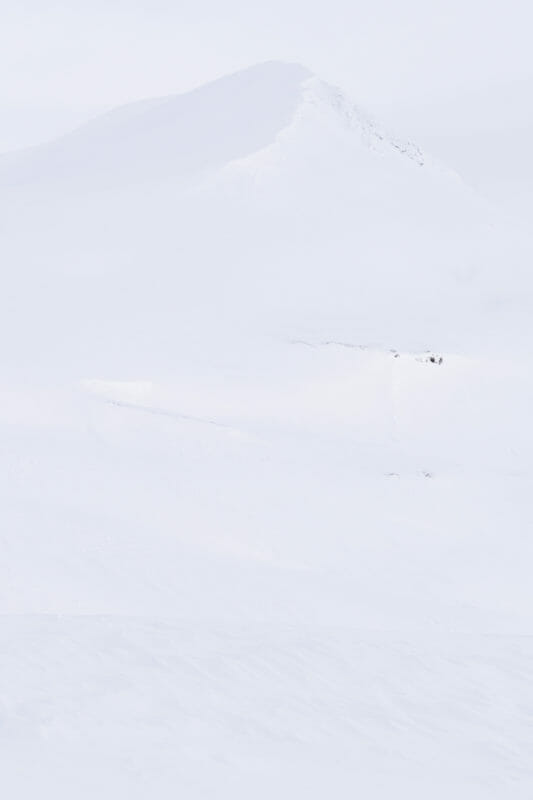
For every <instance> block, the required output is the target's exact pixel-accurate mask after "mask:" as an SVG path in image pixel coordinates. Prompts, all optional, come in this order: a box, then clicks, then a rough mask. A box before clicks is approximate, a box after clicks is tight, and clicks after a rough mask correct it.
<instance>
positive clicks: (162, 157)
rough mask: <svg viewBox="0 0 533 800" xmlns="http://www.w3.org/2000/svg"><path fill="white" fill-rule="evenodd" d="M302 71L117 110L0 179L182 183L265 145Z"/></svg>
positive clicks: (241, 76)
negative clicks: (175, 181) (168, 180)
mask: <svg viewBox="0 0 533 800" xmlns="http://www.w3.org/2000/svg"><path fill="white" fill-rule="evenodd" d="M309 74H310V73H309V72H308V71H307V70H306V69H304V68H303V67H300V66H299V65H298V64H282V63H277V62H269V63H266V64H260V65H258V66H255V67H252V68H250V69H248V70H245V71H244V72H239V73H237V74H236V75H231V76H229V77H227V78H222V79H221V80H218V81H215V82H214V83H212V84H209V85H207V86H203V87H201V88H200V89H197V90H196V91H193V92H190V93H188V94H185V95H178V96H175V97H162V98H157V99H153V100H147V101H144V102H138V103H132V104H131V105H128V106H124V107H121V108H117V109H115V110H114V111H111V112H110V113H108V114H106V115H104V116H102V117H98V118H97V119H95V120H93V121H92V122H89V123H88V124H87V125H85V126H83V127H82V128H80V129H79V130H77V131H75V132H74V133H72V134H69V135H67V136H65V137H63V138H62V139H60V140H58V141H56V142H53V143H51V144H46V145H43V146H41V147H36V148H34V149H33V150H31V151H26V152H25V153H22V154H15V155H14V156H13V155H10V156H7V157H4V162H5V165H4V170H3V174H1V173H0V180H2V179H3V180H4V181H6V182H8V183H9V182H10V181H12V182H13V183H14V184H15V185H18V184H20V183H29V184H32V185H38V184H39V183H41V182H42V181H45V182H46V183H47V185H49V186H50V185H51V186H52V187H54V186H57V184H63V183H64V184H66V186H67V187H71V188H76V187H78V190H80V189H86V188H91V187H93V188H95V187H96V188H106V187H110V186H117V185H118V186H124V185H127V186H129V185H131V184H137V183H139V182H143V181H146V180H149V181H150V180H156V179H159V180H161V179H172V180H177V179H181V180H183V179H185V178H187V177H190V176H194V175H196V174H197V173H201V172H203V171H205V170H207V169H210V168H213V167H216V166H218V165H221V164H225V163H227V162H228V161H230V160H232V159H235V158H240V157H242V156H245V155H247V154H249V153H252V152H254V151H256V150H258V149H260V148H261V147H264V146H265V145H267V144H269V143H270V142H271V141H272V139H273V138H274V137H275V136H276V134H277V133H278V132H279V131H280V130H281V129H282V128H284V127H285V126H286V125H287V124H288V123H289V122H290V120H291V119H292V116H293V114H294V110H295V108H296V107H297V106H298V103H299V100H300V96H301V92H302V83H303V81H304V80H305V79H306V78H307V77H308V76H309Z"/></svg>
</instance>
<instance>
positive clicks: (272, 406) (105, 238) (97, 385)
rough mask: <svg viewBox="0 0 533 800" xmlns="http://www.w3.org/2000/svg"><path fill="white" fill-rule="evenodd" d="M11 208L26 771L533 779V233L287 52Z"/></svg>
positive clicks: (270, 789)
mask: <svg viewBox="0 0 533 800" xmlns="http://www.w3.org/2000/svg"><path fill="white" fill-rule="evenodd" d="M0 211H1V216H0V234H1V239H0V246H1V249H2V266H3V286H2V292H1V294H0V343H1V345H0V347H1V353H2V359H1V364H2V373H1V375H0V430H1V434H2V435H1V443H2V446H1V448H0V501H1V502H0V541H1V547H2V554H3V557H2V559H0V612H1V617H0V776H1V779H2V786H3V791H4V793H5V796H6V797H9V798H10V799H11V798H13V800H15V799H18V798H24V800H26V798H35V797H44V798H48V797H50V798H72V797H76V798H95V797H98V798H102V799H104V798H110V800H111V799H113V800H117V798H128V800H130V798H161V799H164V798H175V797H184V798H191V800H192V799H193V798H226V797H227V798H232V800H235V799H236V798H247V799H248V798H250V797H254V798H256V797H257V798H263V797H264V798H272V797H281V798H285V797H286V798H294V797H312V798H324V797H335V798H353V797H356V796H358V795H360V796H362V797H365V798H375V799H376V800H378V799H379V800H382V799H383V800H384V799H385V798H387V799H388V798H391V797H397V798H404V797H405V798H410V799H413V800H417V799H418V798H419V799H420V800H422V798H423V799H424V800H426V798H428V797H431V798H443V799H444V798H450V797H454V798H457V799H458V800H459V799H460V800H477V798H479V799H480V800H493V799H495V798H497V799H498V800H518V799H519V798H520V799H521V798H524V800H526V798H527V799H528V800H529V798H531V797H532V796H533V762H532V759H531V753H533V724H532V722H533V720H532V711H533V673H532V656H533V639H532V633H533V626H532V617H533V602H532V601H533V592H532V589H531V577H530V572H531V564H532V556H533V552H532V551H533V547H532V537H531V532H532V529H533V507H532V505H531V499H530V498H531V490H532V481H533V466H532V457H533V429H532V426H531V422H530V416H531V408H532V404H533V369H532V366H531V364H532V349H533V345H532V341H533V339H532V333H533V322H532V319H533V317H532V311H533V303H532V298H531V289H532V286H533V281H532V280H531V277H530V274H529V273H530V269H531V264H532V263H533V260H532V256H533V247H532V243H531V241H530V237H529V233H528V232H527V231H524V229H523V228H518V227H517V228H516V229H515V228H513V227H512V226H511V224H510V223H509V221H508V220H506V221H502V220H500V219H499V218H498V214H497V212H496V211H495V210H494V209H493V208H491V207H490V205H488V204H487V203H486V202H485V201H484V200H482V199H481V198H479V197H478V196H477V195H476V194H475V193H474V192H473V191H472V190H470V189H469V187H468V186H466V185H465V184H464V183H463V182H462V181H461V180H460V179H459V177H458V176H456V175H455V174H454V173H453V172H451V171H449V170H447V169H446V168H445V167H444V166H442V165H440V164H437V163H435V162H434V161H433V160H432V159H431V158H430V157H428V155H427V154H425V153H423V152H422V151H421V150H420V149H419V148H417V146H416V145H415V144H413V143H410V142H406V143H404V142H401V141H398V140H397V139H396V138H394V137H393V136H389V135H388V134H387V133H386V132H384V131H383V130H382V129H381V128H380V126H379V125H377V124H376V123H375V122H374V121H373V120H371V119H369V118H368V117H367V116H366V115H365V114H364V112H363V111H362V110H360V109H359V108H358V107H357V106H355V105H354V104H353V103H352V102H351V101H350V100H348V99H347V98H346V97H345V96H344V95H343V94H342V92H341V91H340V90H338V89H336V88H334V87H330V86H328V85H327V84H325V83H324V82H322V81H321V80H319V79H318V78H317V77H315V76H313V75H311V73H309V72H308V71H307V70H305V69H303V68H302V67H299V66H297V65H292V64H283V63H277V62H270V63H266V64H261V65H258V66H256V67H252V68H250V69H249V70H246V71H244V72H241V73H238V74H236V75H231V76H229V77H227V78H224V79H222V80H219V81H216V82H214V83H212V84H209V85H208V86H205V87H203V88H201V89H198V90H196V91H194V92H191V93H189V94H186V95H181V96H176V97H168V98H162V99H156V100H147V101H145V102H142V103H136V104H132V105H130V106H127V107H124V108H121V109H117V110H116V111H114V112H112V113H110V114H107V115H105V116H103V117H101V118H98V119H95V120H94V121H92V122H91V123H89V124H88V125H85V126H84V127H82V128H80V129H79V130H77V131H75V132H74V133H72V134H70V135H68V136H65V137H62V138H61V139H58V140H57V141H55V142H53V143H51V144H47V145H43V146H40V147H37V148H32V149H31V150H26V151H19V152H18V153H15V154H10V155H6V156H4V157H3V158H1V159H0Z"/></svg>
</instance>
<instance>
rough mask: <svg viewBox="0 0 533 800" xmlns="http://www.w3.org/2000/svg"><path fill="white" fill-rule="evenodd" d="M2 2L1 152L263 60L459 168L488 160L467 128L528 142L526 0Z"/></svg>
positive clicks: (529, 22) (530, 69) (532, 82)
mask: <svg viewBox="0 0 533 800" xmlns="http://www.w3.org/2000/svg"><path fill="white" fill-rule="evenodd" d="M0 9H1V20H0V149H2V150H6V149H11V148H14V147H17V146H23V145H27V144H30V143H34V142H37V141H39V140H42V139H44V138H48V137H50V136H54V135H57V134H58V133H61V132H63V131H64V130H67V129H69V128H70V127H72V126H73V125H75V124H78V122H80V121H82V120H83V119H85V118H86V117H87V116H91V115H93V114H95V113H98V112H99V111H101V110H103V109H106V108H108V107H110V106H113V105H117V104H120V103H124V102H127V101H130V100H135V99H138V98H142V97H147V96H154V95H161V94H170V93H174V92H180V91H184V90H187V89H190V88H192V87H194V86H197V85H199V84H201V83H203V82H205V81H207V80H210V79H212V78H215V77H218V76H220V75H222V74H224V73H227V72H231V71H234V70H237V69H240V68H242V67H245V66H248V65H249V64H252V63H254V62H257V61H264V60H267V59H271V58H279V59H285V60H291V61H299V62H301V63H304V64H306V65H307V66H309V67H310V68H311V69H313V70H314V71H315V72H317V73H319V74H320V76H321V77H323V78H325V79H327V80H330V81H332V82H334V83H336V84H339V85H341V86H342V87H343V88H344V89H346V90H347V91H348V92H349V93H350V94H351V96H352V97H353V98H354V99H355V100H356V101H358V102H360V103H361V104H362V105H364V106H366V107H369V108H371V109H372V110H375V111H377V112H378V113H379V114H380V115H381V116H384V117H385V118H386V119H387V121H389V122H390V123H392V124H393V125H397V126H399V127H400V128H403V129H404V130H403V131H401V132H408V133H410V134H412V135H413V136H414V137H415V138H416V137H417V136H418V137H419V139H420V138H421V139H422V143H423V144H426V146H428V145H429V146H433V147H434V148H436V149H437V150H440V152H439V153H437V154H438V155H440V156H441V157H442V156H444V157H447V156H448V157H450V158H451V159H452V161H453V160H454V159H455V160H456V161H457V164H455V166H458V167H461V168H462V165H463V162H466V163H467V164H469V163H470V162H471V160H472V158H474V159H475V158H476V157H477V158H478V161H479V158H480V157H481V161H482V163H481V165H480V167H479V169H478V172H479V170H481V172H483V170H485V169H486V166H485V160H486V158H487V157H488V153H487V154H485V155H483V148H481V151H482V152H481V156H480V153H479V152H478V151H477V149H476V148H474V150H473V151H472V148H473V144H472V141H471V140H472V138H473V137H474V138H476V139H478V138H479V135H480V134H483V133H486V134H487V137H488V140H487V141H489V140H490V144H488V145H487V147H488V148H489V151H490V150H491V149H492V148H493V147H494V146H497V143H496V142H495V141H494V140H493V139H494V136H496V139H498V137H500V138H501V136H503V135H505V136H509V135H513V132H514V133H516V134H517V136H518V138H520V136H522V137H523V136H526V133H525V132H526V131H527V138H528V141H529V134H530V132H531V129H532V127H533V125H532V118H533V115H532V112H531V105H532V103H531V93H532V92H531V89H532V87H533V48H532V46H531V37H532V30H533V3H532V2H531V0H327V1H325V2H313V1H312V0H311V2H310V1H309V0H306V1H304V0H270V1H269V2H254V0H151V1H150V2H147V1H145V2H143V1H142V0H90V2H88V0H52V1H50V2H48V1H47V0H0ZM491 137H492V139H491ZM461 148H463V149H462V150H461ZM467 151H468V152H467ZM470 151H472V152H470ZM502 164H503V161H502ZM517 168H518V164H517V166H516V168H515V171H516V169H517ZM498 169H500V171H501V166H498ZM531 170H532V176H533V166H532V167H531ZM478 177H479V176H478Z"/></svg>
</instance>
